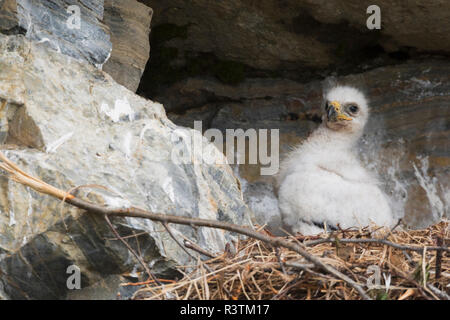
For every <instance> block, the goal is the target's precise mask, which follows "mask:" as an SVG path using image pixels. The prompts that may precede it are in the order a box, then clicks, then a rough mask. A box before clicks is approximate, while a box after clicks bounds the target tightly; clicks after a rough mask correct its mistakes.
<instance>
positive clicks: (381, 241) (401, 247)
mask: <svg viewBox="0 0 450 320" xmlns="http://www.w3.org/2000/svg"><path fill="white" fill-rule="evenodd" d="M336 241H339V242H341V243H375V244H382V245H387V246H390V247H393V248H396V249H399V250H409V251H417V252H423V247H419V246H409V245H402V244H397V243H393V242H390V241H387V240H384V239H338V238H332V239H319V240H312V241H308V242H305V245H306V246H307V247H310V246H315V245H318V244H321V243H333V242H336ZM428 250H432V251H433V250H438V251H445V252H450V248H448V247H444V246H434V247H427V251H428Z"/></svg>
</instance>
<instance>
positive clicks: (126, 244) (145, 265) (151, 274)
mask: <svg viewBox="0 0 450 320" xmlns="http://www.w3.org/2000/svg"><path fill="white" fill-rule="evenodd" d="M104 217H105V220H106V223H107V224H108V226H109V228H110V229H111V230H112V232H113V233H114V235H115V236H116V237H117V238H118V239H119V240H120V241H121V242H122V243H123V244H124V245H125V246H126V247H127V249H128V250H129V251H130V252H131V253H132V254H133V255H134V256H135V257H136V259H137V260H138V261H139V263H140V264H141V265H142V267H144V270H145V272H147V274H148V276H149V277H150V278H152V279H153V280H154V281H155V282H156V283H158V285H161V282H159V280H158V278H156V277H155V276H154V275H153V273H152V272H151V271H150V269H149V268H148V266H147V264H146V263H145V261H144V260H143V259H142V258H141V257H140V256H139V255H138V254H137V253H136V251H134V250H133V248H132V247H131V246H130V245H129V244H128V242H126V241H125V240H124V239H122V237H121V236H120V234H119V233H118V232H117V230H116V229H115V228H114V226H113V224H112V223H111V220H109V218H108V215H107V214H105V215H104Z"/></svg>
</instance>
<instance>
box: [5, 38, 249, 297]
mask: <svg viewBox="0 0 450 320" xmlns="http://www.w3.org/2000/svg"><path fill="white" fill-rule="evenodd" d="M0 79H1V80H0V105H3V106H4V110H3V111H4V112H5V114H6V115H9V116H8V117H6V118H5V117H4V123H5V126H4V128H2V130H3V131H4V133H5V135H6V137H5V140H4V143H5V144H4V145H3V147H2V152H4V153H5V155H6V156H7V157H8V158H10V159H11V160H12V161H14V162H16V163H17V164H18V165H19V166H20V167H21V168H23V169H24V170H25V171H26V172H28V173H29V174H31V175H33V176H36V177H39V178H41V179H42V180H44V181H46V182H47V183H50V184H52V185H55V186H56V187H58V188H60V189H62V190H69V189H71V188H73V187H76V186H82V185H88V184H98V185H102V186H104V187H106V188H107V189H108V190H103V189H99V188H95V187H86V188H81V190H80V191H79V194H80V196H82V197H86V198H87V199H89V200H91V201H95V202H98V203H103V204H105V205H108V206H111V207H123V206H129V205H130V204H133V205H134V206H137V207H142V208H145V209H148V210H151V211H153V212H160V213H167V214H175V215H184V216H189V217H199V218H207V219H220V220H224V221H229V222H233V223H237V224H246V223H247V222H248V218H249V210H248V208H247V206H246V205H245V203H244V201H243V199H242V193H241V190H240V187H239V184H238V183H237V180H236V178H235V177H234V175H233V172H232V171H231V169H230V167H229V166H228V165H226V164H207V163H204V162H202V161H201V157H202V154H201V153H200V151H198V150H195V149H194V150H192V148H191V144H190V141H191V140H192V139H194V138H195V139H198V141H200V144H202V145H203V146H204V147H206V146H208V143H207V141H206V139H202V137H201V136H200V134H199V133H197V132H196V131H194V130H191V129H187V128H182V127H177V126H176V125H174V124H173V123H172V122H171V121H170V120H168V119H167V117H166V115H165V112H164V108H163V106H162V105H160V104H158V103H155V102H152V101H150V100H145V99H143V98H141V97H139V96H136V95H135V94H134V93H132V92H131V91H129V90H128V89H126V88H125V87H123V86H121V85H118V84H117V83H115V82H114V81H113V80H112V78H111V77H110V76H109V75H108V74H106V73H104V72H102V71H100V70H98V69H96V68H95V67H93V66H92V65H89V64H87V63H84V62H80V61H77V60H75V59H73V58H71V57H69V56H65V55H62V54H59V53H57V52H55V51H53V50H50V49H49V48H48V47H47V46H45V45H43V44H37V43H34V42H30V41H28V40H27V39H25V38H24V37H23V36H3V35H0ZM5 119H6V120H5ZM24 122H25V123H27V125H26V126H24V125H23V123H24ZM21 124H22V125H21ZM212 150H213V151H214V150H215V151H214V154H215V155H216V156H217V157H218V158H221V157H223V155H222V154H221V153H219V152H218V151H217V149H212ZM181 151H182V152H183V153H182V152H181ZM183 154H184V155H188V157H187V158H186V157H183V156H182V155H183ZM186 159H188V161H186ZM0 211H1V214H0V253H1V254H2V255H1V257H2V258H1V259H0V270H1V272H0V282H1V283H2V284H3V286H4V289H3V290H4V292H5V294H6V295H7V296H8V297H10V298H13V299H56V298H64V297H65V295H66V293H67V291H68V289H67V286H66V279H67V277H68V274H67V273H66V270H67V267H68V266H69V265H72V264H74V265H77V266H78V267H79V268H80V269H81V274H82V279H81V280H82V286H83V287H88V286H90V285H92V284H94V283H97V282H98V281H100V280H102V279H104V278H105V277H107V276H109V275H113V274H122V273H124V272H131V271H132V270H133V269H134V268H135V267H136V266H137V264H136V261H135V260H134V258H133V257H132V255H131V254H130V253H129V252H128V251H127V249H126V248H125V247H124V246H123V244H122V243H121V242H120V241H117V240H116V239H114V238H115V237H114V234H113V233H112V232H111V231H110V230H109V229H108V227H107V225H106V224H105V221H104V220H103V219H102V217H98V216H92V215H89V214H86V213H83V212H81V211H80V210H78V209H76V208H74V207H71V206H68V205H62V204H61V203H60V201H58V200H56V199H53V198H51V197H49V196H45V195H42V194H39V193H37V192H35V191H33V190H30V189H29V188H27V187H24V186H22V185H20V184H18V183H15V182H13V181H11V180H8V179H7V178H6V177H5V176H2V177H0ZM113 222H114V224H115V225H116V226H117V230H118V231H119V233H120V234H121V235H123V236H130V235H131V236H132V235H133V233H134V234H136V237H131V238H127V240H128V241H129V243H130V245H131V246H132V247H134V248H135V249H136V250H138V251H140V252H141V254H142V256H143V258H144V260H145V261H146V262H147V263H149V265H150V266H151V269H152V271H153V272H155V273H156V274H159V275H166V276H170V275H172V276H173V274H174V272H176V268H175V266H176V265H177V264H186V263H189V261H190V257H189V256H187V255H186V253H185V252H184V251H183V250H182V249H181V248H180V247H179V246H178V245H177V244H176V242H175V241H174V240H173V239H172V238H171V237H170V236H169V235H168V234H167V233H166V232H161V231H163V230H164V228H163V227H162V226H161V225H159V224H157V223H152V222H150V221H145V220H142V219H136V218H119V217H118V218H114V220H113ZM171 228H172V229H173V230H174V233H175V234H176V235H178V236H179V235H180V234H183V235H184V236H186V237H188V238H190V239H192V240H193V241H195V242H197V243H198V244H199V245H200V246H202V247H203V248H205V249H206V250H209V251H211V252H221V250H223V249H224V247H225V245H226V243H229V242H231V241H233V240H234V239H235V236H234V235H231V234H230V233H228V232H223V231H220V230H212V229H208V228H198V229H193V228H191V227H188V226H171ZM137 268H139V266H137ZM141 271H142V270H141Z"/></svg>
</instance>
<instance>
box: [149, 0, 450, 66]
mask: <svg viewBox="0 0 450 320" xmlns="http://www.w3.org/2000/svg"><path fill="white" fill-rule="evenodd" d="M141 2H143V3H145V4H147V5H148V6H150V7H152V8H153V10H154V12H155V14H154V21H153V22H154V23H153V26H154V27H156V26H159V25H163V24H172V25H177V26H185V27H186V28H187V36H186V37H178V38H176V39H172V40H171V41H169V42H167V44H166V47H171V48H177V49H178V50H179V51H180V54H179V59H182V57H183V54H182V53H189V52H213V53H214V54H216V55H217V56H218V57H219V58H220V59H226V60H233V61H238V62H242V63H244V64H246V65H248V66H250V67H252V68H256V69H262V70H278V69H290V70H293V69H297V68H302V69H305V67H314V68H323V67H327V66H329V65H340V64H342V63H350V64H354V63H355V61H357V60H358V59H359V58H361V57H362V54H363V55H368V54H369V55H370V53H372V52H374V51H377V50H380V49H381V50H385V51H387V52H395V51H403V50H406V51H408V50H409V49H413V50H417V51H420V52H445V53H447V54H448V53H450V35H449V33H448V32H447V31H448V30H450V5H449V3H448V2H447V1H445V0H439V1H433V2H432V3H430V2H429V1H425V0H421V1H408V2H407V3H405V1H402V0H394V1H392V0H380V1H377V3H376V4H377V5H378V6H379V8H380V10H381V29H380V30H377V29H375V30H369V29H368V28H367V24H366V22H367V19H368V18H369V16H370V14H368V13H367V8H368V7H369V6H370V5H371V4H373V3H372V2H370V1H359V0H350V1H338V0H321V1H317V0H282V1H280V0H261V1H244V0H229V1H212V2H211V1H209V0H193V1H184V0H141ZM408 48H409V49H408Z"/></svg>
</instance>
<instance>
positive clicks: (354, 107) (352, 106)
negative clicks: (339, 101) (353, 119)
mask: <svg viewBox="0 0 450 320" xmlns="http://www.w3.org/2000/svg"><path fill="white" fill-rule="evenodd" d="M348 109H349V110H350V112H351V113H356V112H358V110H359V109H358V107H357V106H354V105H351V106H350V107H349V108H348Z"/></svg>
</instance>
